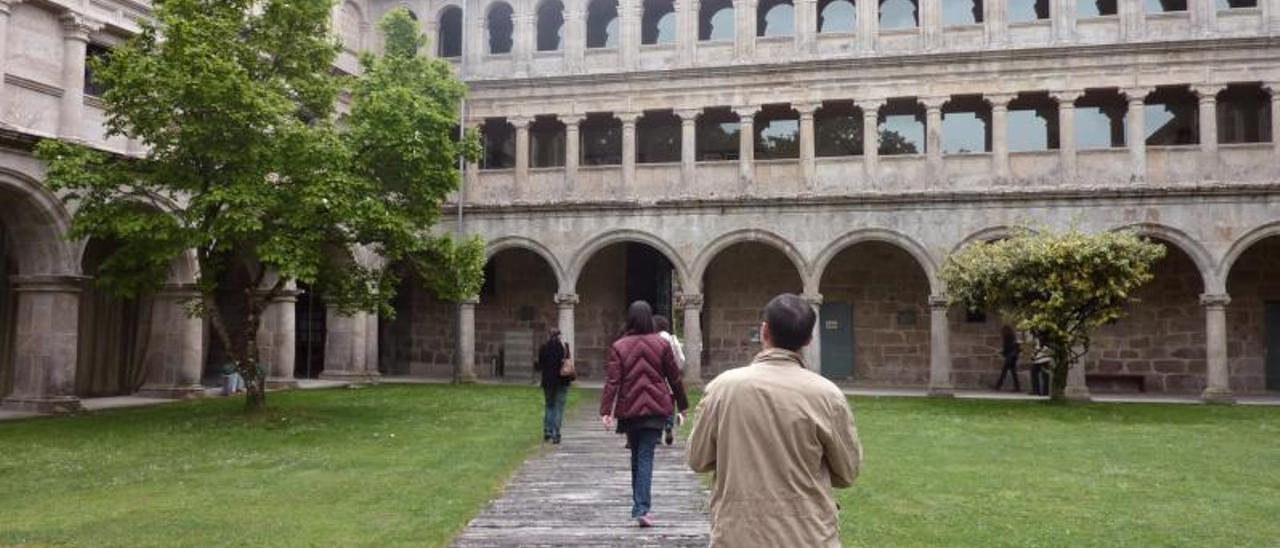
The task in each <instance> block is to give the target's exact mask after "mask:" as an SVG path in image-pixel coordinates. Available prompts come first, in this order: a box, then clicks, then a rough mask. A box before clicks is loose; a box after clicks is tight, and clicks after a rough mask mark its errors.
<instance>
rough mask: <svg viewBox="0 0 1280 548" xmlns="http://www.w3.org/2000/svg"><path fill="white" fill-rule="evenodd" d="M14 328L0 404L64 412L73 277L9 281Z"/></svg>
mask: <svg viewBox="0 0 1280 548" xmlns="http://www.w3.org/2000/svg"><path fill="white" fill-rule="evenodd" d="M10 280H11V282H12V284H13V291H14V293H15V294H16V295H15V296H16V298H17V313H16V314H15V315H14V322H15V324H16V325H17V329H16V333H15V334H16V336H15V337H14V344H13V391H12V392H10V394H9V396H8V397H6V398H4V400H2V401H0V407H3V408H4V409H8V410H12V411H27V412H38V413H69V412H73V411H78V410H79V409H80V399H79V398H77V397H76V351H77V347H78V345H79V334H80V331H79V329H78V328H79V323H80V287H81V283H82V279H81V278H79V277H75V276H14V277H12V278H10Z"/></svg>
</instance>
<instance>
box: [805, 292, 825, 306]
mask: <svg viewBox="0 0 1280 548" xmlns="http://www.w3.org/2000/svg"><path fill="white" fill-rule="evenodd" d="M800 298H801V299H804V300H805V302H807V303H809V304H810V305H811V306H822V294H821V293H805V294H803V295H800Z"/></svg>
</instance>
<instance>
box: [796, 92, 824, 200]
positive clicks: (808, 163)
mask: <svg viewBox="0 0 1280 548" xmlns="http://www.w3.org/2000/svg"><path fill="white" fill-rule="evenodd" d="M792 106H793V107H795V109H796V110H797V111H799V112H800V173H801V174H803V177H804V184H805V188H808V189H813V187H814V185H815V183H816V180H815V173H816V166H815V162H816V160H815V159H814V156H815V151H814V141H813V140H814V130H813V114H814V112H815V111H817V110H818V107H820V106H822V103H821V102H819V101H804V102H800V103H796V104H794V105H792Z"/></svg>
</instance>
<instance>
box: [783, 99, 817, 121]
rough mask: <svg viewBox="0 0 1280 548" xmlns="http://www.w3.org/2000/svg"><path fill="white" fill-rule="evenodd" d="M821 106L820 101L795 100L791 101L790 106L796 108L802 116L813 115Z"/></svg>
mask: <svg viewBox="0 0 1280 548" xmlns="http://www.w3.org/2000/svg"><path fill="white" fill-rule="evenodd" d="M821 107H822V101H796V102H794V103H791V108H794V109H796V112H799V113H800V116H801V117H802V118H803V117H805V116H810V117H812V116H813V113H814V112H815V111H817V110H818V109H819V108H821Z"/></svg>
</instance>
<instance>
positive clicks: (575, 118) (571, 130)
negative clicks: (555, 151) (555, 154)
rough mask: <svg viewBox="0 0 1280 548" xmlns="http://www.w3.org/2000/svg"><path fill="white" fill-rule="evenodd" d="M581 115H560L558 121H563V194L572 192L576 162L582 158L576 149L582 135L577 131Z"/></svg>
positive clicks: (576, 172)
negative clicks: (564, 190) (564, 188)
mask: <svg viewBox="0 0 1280 548" xmlns="http://www.w3.org/2000/svg"><path fill="white" fill-rule="evenodd" d="M582 118H583V116H582V115H581V114H566V115H562V116H560V121H561V122H563V123H564V184H565V187H566V191H567V192H565V195H566V196H569V195H572V194H573V189H574V188H576V184H577V180H578V162H579V161H580V160H581V159H582V153H581V152H579V151H578V146H579V145H580V144H581V143H582V136H581V135H580V134H579V133H578V127H579V124H581V123H582Z"/></svg>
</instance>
